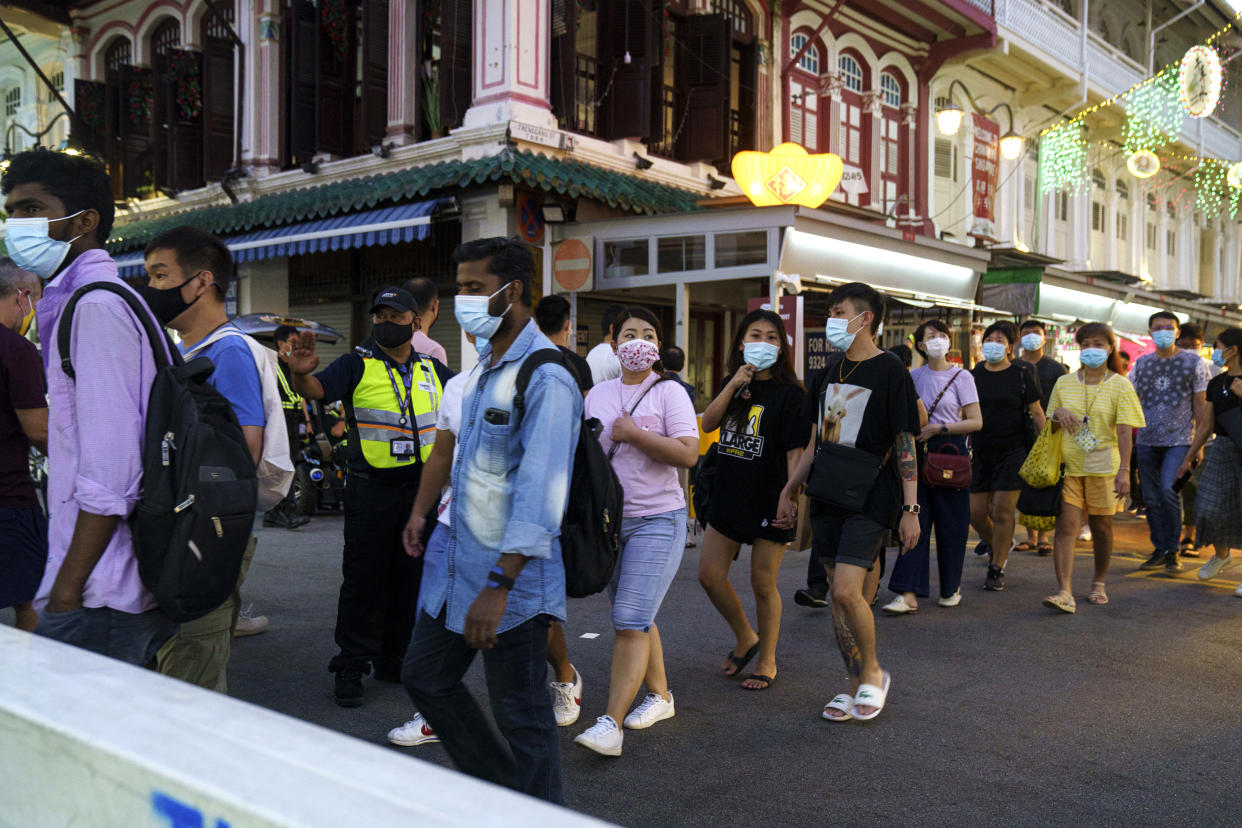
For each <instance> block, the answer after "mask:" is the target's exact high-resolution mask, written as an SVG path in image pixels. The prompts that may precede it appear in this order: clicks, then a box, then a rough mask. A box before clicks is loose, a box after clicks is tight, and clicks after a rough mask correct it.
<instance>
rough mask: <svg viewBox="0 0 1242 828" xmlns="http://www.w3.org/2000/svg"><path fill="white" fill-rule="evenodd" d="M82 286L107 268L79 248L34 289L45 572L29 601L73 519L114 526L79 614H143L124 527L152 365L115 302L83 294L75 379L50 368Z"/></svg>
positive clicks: (97, 255)
mask: <svg viewBox="0 0 1242 828" xmlns="http://www.w3.org/2000/svg"><path fill="white" fill-rule="evenodd" d="M92 282H112V283H113V284H117V285H121V286H122V287H125V289H126V290H129V288H128V287H127V286H125V283H124V282H122V281H121V280H120V279H119V278H118V277H117V270H116V263H115V262H114V261H113V260H112V257H111V256H109V255H108V253H107V252H106V251H104V250H99V249H96V250H88V251H86V252H85V253H83V254H82V255H80V256H78V258H77V259H76V260H74V262H73V263H72V264H71V265H69V267H67V268H65V270H64V271H63V272H62V273H61V274H60V275H59V276H57V277H56V279H55V280H53V281H52V282H51V284H49V285H48V286H47V288H46V289H44V291H43V299H42V301H40V302H39V305H38V308H37V310H36V313H37V315H38V319H39V331H40V333H41V334H42V335H43V337H42V338H43V366H44V369H45V370H46V372H47V385H48V401H49V405H48V468H49V470H50V474H49V476H48V498H47V499H48V511H49V512H50V513H51V519H50V522H49V524H48V555H47V569H46V570H45V571H44V573H43V582H42V583H41V584H39V592H38V595H36V596H35V608H36V609H37V610H39V611H40V612H42V611H43V608H44V607H45V606H46V605H47V600H48V595H49V594H50V593H51V591H52V584H53V583H54V582H55V580H56V574H57V573H58V572H59V571H60V566H61V564H62V563H63V562H64V560H65V553H66V552H68V550H69V541H70V540H71V539H72V538H73V530H74V526H75V525H76V524H77V520H78V511H79V510H80V509H83V510H86V511H88V512H91V513H93V514H97V515H118V516H120V517H121V518H122V520H121V521H120V522H119V523H118V524H117V527H116V531H115V532H114V533H113V535H112V540H111V541H109V543H108V547H107V549H105V550H104V553H103V556H102V557H100V559H99V562H98V563H97V564H96V565H95V569H94V571H93V572H92V573H91V575H90V577H89V578H88V579H87V581H86V586H85V588H84V589H83V591H82V603H83V605H84V606H87V607H111V608H112V609H115V610H120V611H122V612H131V613H138V612H145V611H147V610H150V609H153V608H154V607H155V606H156V604H155V598H154V597H153V596H152V595H151V593H150V592H148V591H147V588H146V587H144V586H143V585H142V581H141V580H140V579H139V578H138V561H137V559H136V558H135V557H134V546H133V541H132V539H131V537H130V532H129V524H128V523H127V522H126V520H124V518H127V517H128V516H129V514H130V513H131V512H132V511H133V509H134V506H135V504H137V502H138V497H139V495H140V494H141V484H142V441H143V430H144V428H145V426H146V417H147V398H148V397H149V396H150V393H151V383H152V381H153V380H154V378H155V360H154V358H153V357H152V352H151V346H150V345H149V344H148V343H147V337H146V335H145V334H144V333H143V332H142V326H141V324H140V323H139V321H138V318H137V317H136V316H135V315H134V313H133V311H131V310H130V309H129V306H128V305H126V304H125V301H124V300H123V299H122V298H121V297H119V296H115V295H113V294H111V293H108V292H106V291H95V292H93V293H90V294H87V295H86V296H84V297H83V298H82V300H81V301H80V302H78V307H77V310H76V311H74V315H73V337H72V339H71V340H70V356H71V358H72V360H73V367H74V371H75V372H76V374H77V380H76V381H74V380H70V379H69V378H68V377H67V376H66V375H65V372H64V371H63V370H61V367H60V349H59V346H58V337H57V326H58V323H59V322H60V316H61V312H62V311H63V310H64V307H65V304H66V303H67V302H68V301H69V298H70V297H71V296H73V294H74V292H75V291H76V290H77V289H78V288H80V287H83V286H84V285H87V284H91V283H92Z"/></svg>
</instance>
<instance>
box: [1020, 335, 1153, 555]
mask: <svg viewBox="0 0 1242 828" xmlns="http://www.w3.org/2000/svg"><path fill="white" fill-rule="evenodd" d="M1018 336H1019V341H1020V342H1021V343H1022V356H1021V358H1019V359H1018V360H1016V362H1017V363H1018V365H1020V366H1024V367H1028V368H1031V369H1032V370H1034V371H1035V380H1036V382H1038V384H1039V404H1040V406H1041V407H1042V408H1043V410H1044V413H1045V415H1046V414H1047V413H1048V399H1049V398H1050V397H1051V396H1052V386H1054V385H1056V384H1057V380H1059V379H1060V378H1061V377H1062V376H1064V375H1065V374H1067V373H1069V368H1067V367H1066V366H1065V364H1064V363H1061V362H1058V361H1057V360H1055V359H1053V358H1052V357H1050V356H1048V355H1047V352H1048V329H1047V328H1045V327H1044V323H1043V322H1040V321H1039V320H1038V319H1028V320H1026V321H1025V322H1023V323H1022V325H1021V326H1019V328H1018ZM1134 465H1135V468H1138V464H1137V463H1135V464H1134ZM1032 543H1033V544H1034V545H1035V548H1036V550H1037V551H1038V552H1039V554H1040V555H1043V556H1045V557H1046V556H1048V555H1051V554H1052V542H1051V540H1050V539H1049V538H1048V533H1047V532H1036V531H1034V530H1031V529H1028V530H1027V532H1026V543H1025V545H1022V544H1020V545H1019V546H1018V548H1019V549H1023V550H1025V549H1030V548H1031V544H1032Z"/></svg>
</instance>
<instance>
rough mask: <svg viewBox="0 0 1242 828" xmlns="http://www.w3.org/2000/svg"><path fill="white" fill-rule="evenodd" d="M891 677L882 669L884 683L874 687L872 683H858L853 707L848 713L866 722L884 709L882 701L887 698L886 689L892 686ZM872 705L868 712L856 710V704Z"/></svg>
mask: <svg viewBox="0 0 1242 828" xmlns="http://www.w3.org/2000/svg"><path fill="white" fill-rule="evenodd" d="M892 683H893V677H892V675H891V674H889V672H888V671H887V670H885V671H884V685H883V686H882V687H876V686H875V685H874V684H860V685H858V693H857V694H855V696H854V707H853V708H852V709H851V710H850V715H851V716H853V717H854V718H855V719H858V720H859V721H860V722H867V721H870V720H871V719H874V718H875V717H876V716H878V715H880V711H881V710H883V709H884V702H885V701H887V700H888V690H889V687H891V686H892ZM860 704H861V705H863V706H864V707H874V708H875V710H872V711H871V712H870V713H867V714H865V715H864V714H862V713H859V712H858V706H859V705H860Z"/></svg>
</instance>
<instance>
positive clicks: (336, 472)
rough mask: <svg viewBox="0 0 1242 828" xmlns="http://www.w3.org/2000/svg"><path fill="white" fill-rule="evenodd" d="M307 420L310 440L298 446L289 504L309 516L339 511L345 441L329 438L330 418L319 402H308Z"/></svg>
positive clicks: (342, 487) (342, 501) (342, 497)
mask: <svg viewBox="0 0 1242 828" xmlns="http://www.w3.org/2000/svg"><path fill="white" fill-rule="evenodd" d="M311 409H312V411H311V421H312V422H313V423H314V424H315V426H316V431H315V434H314V436H313V437H308V438H307V439H306V440H305V441H304V442H303V444H302V452H301V457H300V459H299V461H298V462H297V464H296V466H295V468H294V474H293V501H294V507H295V508H296V509H297V513H298V514H299V515H306V516H308V517H309V516H311V515H314V514H315V513H316V512H318V511H333V512H336V511H341V510H342V509H344V507H345V469H346V467H347V458H346V455H347V453H348V450H349V449H348V441H347V440H346V439H344V438H340V439H335V440H334V439H333V438H332V437H331V436H329V435H330V434H331V431H332V428H331V420H332V418H331V417H330V416H326V413H325V412H324V411H323V409H322V406H321V405H320V404H319V403H311Z"/></svg>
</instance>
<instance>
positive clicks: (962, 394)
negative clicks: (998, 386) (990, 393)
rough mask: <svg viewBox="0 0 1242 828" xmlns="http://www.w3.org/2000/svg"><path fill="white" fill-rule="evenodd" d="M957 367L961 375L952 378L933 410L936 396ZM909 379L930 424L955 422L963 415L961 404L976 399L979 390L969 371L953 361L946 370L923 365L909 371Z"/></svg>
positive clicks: (966, 403)
mask: <svg viewBox="0 0 1242 828" xmlns="http://www.w3.org/2000/svg"><path fill="white" fill-rule="evenodd" d="M959 371H960V372H961V376H959V377H958V378H957V379H956V380H953V384H952V385H950V386H949V390H948V391H945V392H944V396H943V397H941V398H940V404H939V405H936V410H935V411H932V405H933V404H935V402H936V397H938V396H940V392H941V391H943V390H944V387H945V386H946V385H948V383H949V380H951V379H953V377H954V376H955V375H956V374H957V373H958V372H959ZM910 379H912V380H914V387H915V389H916V390H917V391H918V392H919V399H921V400H922V401H923V407H924V408H926V409H927V411H928V413H929V414H930V415H931V416H930V417H929V418H928V420H927V421H928V422H929V423H931V424H932V425H949V424H950V423H956V422H957V421H958V420H960V419H962V409H963V408H965V407H966V406H968V405H970V404H971V403H977V402H979V392H978V391H977V390H975V378H974V377H973V376H971V373H970V372H969V371H966V370H963V369H961V368H959V367H957V366H956V365H953V366H950V368H949V370H947V371H933V370H932V369H931V367H930V366H927V365H922V366H920V367H918V368H915V369H914V370H913V371H911V372H910Z"/></svg>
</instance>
